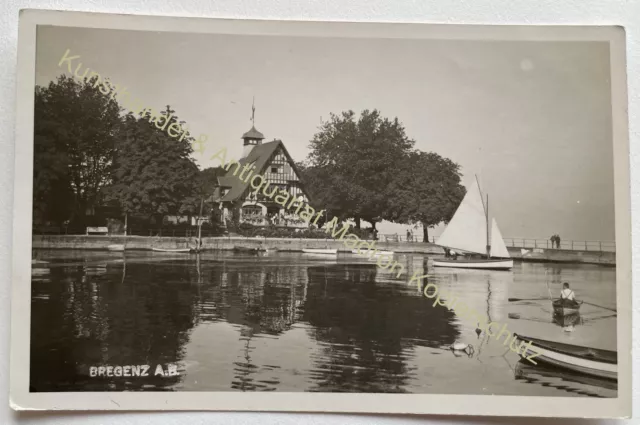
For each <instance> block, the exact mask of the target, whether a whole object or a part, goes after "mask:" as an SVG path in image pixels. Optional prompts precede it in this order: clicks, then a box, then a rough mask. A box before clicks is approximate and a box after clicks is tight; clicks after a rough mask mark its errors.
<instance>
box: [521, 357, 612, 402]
mask: <svg viewBox="0 0 640 425" xmlns="http://www.w3.org/2000/svg"><path fill="white" fill-rule="evenodd" d="M514 376H515V378H516V379H523V380H526V381H527V382H536V383H538V384H540V385H544V386H548V387H552V388H557V389H559V390H563V391H567V392H572V393H575V392H580V393H581V394H584V393H585V391H588V392H589V394H593V395H595V396H605V397H607V396H608V395H607V394H606V393H605V394H602V393H601V392H600V391H598V389H604V390H610V391H614V392H617V391H618V383H617V382H616V381H614V380H611V379H604V378H599V377H596V376H590V375H584V374H582V373H577V372H573V371H571V370H568V369H561V368H558V367H553V366H547V365H543V364H542V363H540V364H537V365H534V364H531V362H528V361H527V360H524V359H521V360H520V361H519V362H518V363H516V367H515V370H514ZM594 387H595V388H594ZM611 396H613V397H615V394H611Z"/></svg>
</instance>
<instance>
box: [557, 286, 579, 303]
mask: <svg viewBox="0 0 640 425" xmlns="http://www.w3.org/2000/svg"><path fill="white" fill-rule="evenodd" d="M560 299H561V300H567V301H575V300H576V294H575V293H574V292H573V291H572V290H571V288H569V282H565V283H563V284H562V291H561V292H560Z"/></svg>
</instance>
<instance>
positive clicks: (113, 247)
mask: <svg viewBox="0 0 640 425" xmlns="http://www.w3.org/2000/svg"><path fill="white" fill-rule="evenodd" d="M107 249H108V250H109V251H124V245H109V246H108V247H107Z"/></svg>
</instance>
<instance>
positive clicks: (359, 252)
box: [351, 249, 394, 257]
mask: <svg viewBox="0 0 640 425" xmlns="http://www.w3.org/2000/svg"><path fill="white" fill-rule="evenodd" d="M351 252H352V253H353V254H359V255H366V256H367V257H368V256H372V257H380V256H382V255H393V254H394V252H393V251H378V252H375V253H374V251H369V250H367V249H363V250H361V251H358V250H357V249H352V250H351Z"/></svg>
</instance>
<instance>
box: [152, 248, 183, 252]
mask: <svg viewBox="0 0 640 425" xmlns="http://www.w3.org/2000/svg"><path fill="white" fill-rule="evenodd" d="M151 251H156V252H191V248H175V249H165V248H151Z"/></svg>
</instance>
